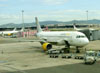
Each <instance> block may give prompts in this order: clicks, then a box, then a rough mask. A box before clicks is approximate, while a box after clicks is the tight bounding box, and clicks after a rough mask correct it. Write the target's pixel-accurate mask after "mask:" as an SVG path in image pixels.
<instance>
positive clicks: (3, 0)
mask: <svg viewBox="0 0 100 73" xmlns="http://www.w3.org/2000/svg"><path fill="white" fill-rule="evenodd" d="M0 1H2V2H5V1H8V0H0Z"/></svg>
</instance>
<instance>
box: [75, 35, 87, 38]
mask: <svg viewBox="0 0 100 73" xmlns="http://www.w3.org/2000/svg"><path fill="white" fill-rule="evenodd" d="M76 38H85V36H84V35H78V36H76Z"/></svg>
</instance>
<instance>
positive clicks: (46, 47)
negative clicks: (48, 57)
mask: <svg viewBox="0 0 100 73" xmlns="http://www.w3.org/2000/svg"><path fill="white" fill-rule="evenodd" d="M42 48H43V50H44V51H47V50H49V49H51V48H52V45H51V44H50V43H43V45H42Z"/></svg>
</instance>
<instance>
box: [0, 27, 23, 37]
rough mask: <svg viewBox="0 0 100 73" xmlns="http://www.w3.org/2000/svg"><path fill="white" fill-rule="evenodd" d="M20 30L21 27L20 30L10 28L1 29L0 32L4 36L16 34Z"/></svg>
mask: <svg viewBox="0 0 100 73" xmlns="http://www.w3.org/2000/svg"><path fill="white" fill-rule="evenodd" d="M22 31H23V28H22V29H21V30H20V31H17V30H16V28H14V30H12V31H1V32H0V34H1V35H2V36H5V35H6V36H12V35H13V34H16V33H18V32H22Z"/></svg>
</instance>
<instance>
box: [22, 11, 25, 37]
mask: <svg viewBox="0 0 100 73" xmlns="http://www.w3.org/2000/svg"><path fill="white" fill-rule="evenodd" d="M22 24H23V27H22V28H23V31H25V30H24V28H25V25H24V10H22ZM24 37H25V34H24Z"/></svg>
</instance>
